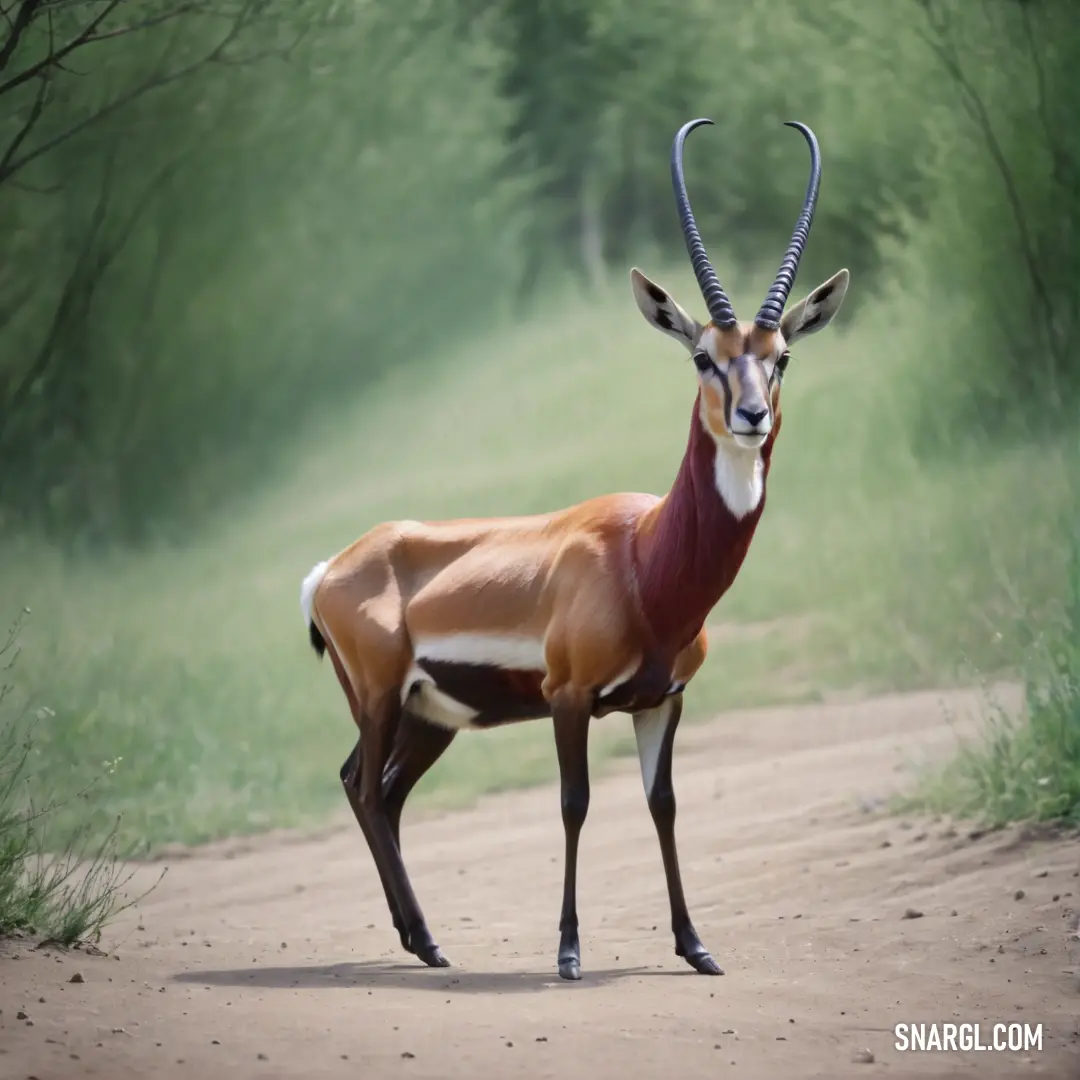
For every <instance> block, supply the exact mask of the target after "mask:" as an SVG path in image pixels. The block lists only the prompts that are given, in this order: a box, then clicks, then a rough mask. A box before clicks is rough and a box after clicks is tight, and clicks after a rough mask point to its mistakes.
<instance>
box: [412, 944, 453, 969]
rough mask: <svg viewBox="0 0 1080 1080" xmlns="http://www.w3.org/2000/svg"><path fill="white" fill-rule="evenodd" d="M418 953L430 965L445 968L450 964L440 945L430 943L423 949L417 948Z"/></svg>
mask: <svg viewBox="0 0 1080 1080" xmlns="http://www.w3.org/2000/svg"><path fill="white" fill-rule="evenodd" d="M416 955H417V956H418V957H419V958H420V959H421V960H423V961H424V963H425V964H427V966H428V967H433V968H445V967H449V966H450V961H449V960H447V959H446V957H445V956H443V954H442V950H441V949H440V948H439V946H438V945H429V946H427V947H426V948H423V949H417V950H416Z"/></svg>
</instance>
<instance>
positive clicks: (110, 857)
mask: <svg viewBox="0 0 1080 1080" xmlns="http://www.w3.org/2000/svg"><path fill="white" fill-rule="evenodd" d="M22 614H25V613H20V615H19V616H18V617H17V618H16V620H15V622H14V623H13V624H12V627H11V630H10V631H9V633H8V634H7V636H6V638H4V639H3V640H2V641H0V937H4V936H6V935H10V934H13V933H18V932H24V933H30V934H35V935H38V936H41V937H43V938H45V939H46V940H48V941H51V942H57V943H59V944H62V945H73V944H75V943H76V942H85V941H89V940H97V939H99V938H100V936H101V931H102V929H103V927H104V925H105V923H106V922H108V921H109V919H111V918H112V917H113V916H115V915H117V914H118V913H119V912H120V911H122V910H124V908H126V907H127V906H129V903H130V901H129V900H128V899H127V898H126V897H125V896H124V895H123V892H122V890H123V887H124V886H125V885H126V884H127V882H128V881H129V880H130V877H131V875H130V873H128V872H125V870H124V869H123V867H122V865H121V864H120V862H119V860H118V858H117V850H116V834H117V830H116V828H115V827H114V828H112V829H107V830H105V831H104V833H103V834H100V835H97V836H95V835H94V834H95V833H98V832H99V830H95V829H88V828H86V827H85V826H82V827H75V828H72V827H71V826H70V825H69V826H68V827H67V828H65V829H64V831H63V835H62V836H61V837H60V838H59V840H58V842H57V837H56V836H55V834H53V833H52V832H51V826H52V825H53V824H54V822H55V821H56V819H57V815H58V813H59V812H60V811H62V810H66V809H68V803H65V802H64V801H54V800H52V799H50V798H49V797H48V794H47V792H43V788H42V784H41V777H40V776H39V775H37V774H35V772H34V771H33V769H32V768H31V761H32V758H33V752H34V735H35V734H36V731H37V726H38V724H40V723H42V722H48V720H49V719H50V715H49V710H48V709H43V710H38V711H37V712H36V714H35V713H32V712H31V711H30V709H29V703H28V702H27V701H26V699H25V697H24V696H23V695H22V694H20V693H19V688H18V686H17V683H16V681H15V679H14V674H13V673H14V671H15V661H16V659H17V657H18V640H19V631H20V629H21V626H22ZM89 794H90V791H89V789H88V788H84V789H83V790H80V791H78V792H76V793H74V794H72V795H71V796H70V799H69V802H70V803H74V804H76V805H79V804H82V805H85V804H86V803H87V800H88V796H89ZM76 813H77V810H76Z"/></svg>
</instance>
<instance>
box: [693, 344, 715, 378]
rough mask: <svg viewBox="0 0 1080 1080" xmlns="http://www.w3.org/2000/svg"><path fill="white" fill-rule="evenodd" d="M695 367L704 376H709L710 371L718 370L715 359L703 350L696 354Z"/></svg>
mask: <svg viewBox="0 0 1080 1080" xmlns="http://www.w3.org/2000/svg"><path fill="white" fill-rule="evenodd" d="M694 366H695V367H696V368H697V369H698V371H700V372H701V374H702V375H707V374H708V373H709V372H710V371H715V370H716V364H715V362H714V361H713V358H712V357H711V356H710V355H709V354H708V353H707V352H704V351H703V350H699V351H698V352H696V353H694Z"/></svg>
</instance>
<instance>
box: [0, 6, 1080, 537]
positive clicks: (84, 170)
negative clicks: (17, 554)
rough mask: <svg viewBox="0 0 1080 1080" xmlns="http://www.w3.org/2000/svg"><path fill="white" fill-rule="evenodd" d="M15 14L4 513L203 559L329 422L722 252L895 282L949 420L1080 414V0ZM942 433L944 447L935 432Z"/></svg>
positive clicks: (42, 10)
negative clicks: (803, 212)
mask: <svg viewBox="0 0 1080 1080" xmlns="http://www.w3.org/2000/svg"><path fill="white" fill-rule="evenodd" d="M6 10H7V20H8V21H7V23H6V25H5V26H3V27H0V237H2V239H3V244H4V252H5V259H4V261H3V263H2V264H0V462H2V469H0V527H3V528H4V529H5V530H9V531H10V530H12V529H15V528H19V529H21V528H23V527H25V526H28V525H30V526H34V527H36V528H37V527H44V528H46V529H48V530H49V531H50V532H51V533H52V534H53V535H55V536H59V537H62V538H64V539H65V540H71V539H75V540H77V541H79V542H85V541H94V542H98V543H100V542H115V541H117V540H120V541H126V542H132V541H143V540H146V539H148V538H151V537H154V536H155V535H160V534H164V535H165V536H166V537H169V536H173V537H175V536H182V535H184V534H185V531H186V530H188V529H189V528H190V527H191V526H194V525H198V524H200V523H201V522H203V521H205V520H206V519H207V518H208V516H210V515H212V514H213V513H214V512H216V511H220V510H221V509H222V508H224V507H227V506H229V505H230V502H231V501H232V500H234V499H235V498H236V497H237V494H238V493H239V492H241V491H243V490H245V489H246V488H248V487H249V486H250V485H251V484H253V483H254V482H255V481H257V480H259V479H261V478H265V477H267V476H271V475H273V472H274V470H273V466H274V463H275V458H276V457H277V456H278V455H281V454H283V453H286V452H287V451H288V449H289V446H290V441H289V436H290V435H292V434H293V433H295V432H298V431H299V430H300V429H301V428H302V426H303V422H304V420H305V418H306V417H309V416H315V415H318V412H317V410H319V409H320V408H321V407H322V406H325V405H326V404H328V403H334V402H337V401H339V400H341V399H343V398H345V397H349V396H352V395H354V394H356V393H362V392H364V389H365V387H367V386H369V385H370V383H371V381H372V380H373V379H377V378H378V377H380V375H381V374H382V373H383V372H385V371H387V370H389V369H391V368H394V367H398V366H401V365H405V364H414V363H418V364H422V365H431V364H436V363H439V362H440V360H441V356H442V355H445V351H446V350H445V346H446V345H447V343H448V341H449V340H450V339H452V338H455V337H458V336H461V335H462V334H466V333H470V334H474V333H476V332H478V331H481V330H483V329H484V328H485V327H487V326H493V325H496V324H498V323H499V321H500V319H504V318H505V317H506V316H507V315H508V314H510V313H512V312H514V311H517V310H520V309H519V308H516V307H515V306H514V305H515V304H516V303H518V302H520V301H521V300H522V299H523V298H525V297H528V296H532V295H534V294H536V292H537V291H538V290H544V289H545V287H546V285H547V284H549V283H550V282H552V281H553V280H557V279H558V278H559V277H560V276H561V275H562V274H564V273H565V272H566V271H567V270H573V271H575V272H577V273H578V274H580V276H581V279H582V280H583V281H584V282H585V283H588V284H592V285H595V284H597V283H598V282H599V279H602V278H603V277H604V275H605V273H606V272H607V271H608V270H609V269H611V268H613V267H614V268H618V270H619V273H620V274H621V273H623V272H624V270H625V266H626V263H627V261H628V260H629V259H630V258H631V257H632V255H633V253H635V252H641V251H649V250H656V249H657V248H659V249H660V252H659V253H660V254H663V255H665V256H667V257H679V256H681V251H682V248H681V245H682V239H681V236H680V235H679V232H678V229H677V227H676V225H675V215H674V210H673V206H672V200H671V194H670V182H669V177H668V154H669V150H670V143H671V138H672V135H673V133H674V131H675V130H676V128H677V127H678V125H679V124H681V123H682V122H683V121H684V120H686V119H688V118H690V117H692V116H696V115H709V116H711V117H712V118H713V119H714V120H715V121H716V127H715V128H713V129H710V130H709V131H708V133H707V134H706V133H702V134H700V135H697V136H695V139H694V141H693V143H692V145H691V147H690V149H689V151H688V155H687V167H688V176H689V183H690V186H691V194H692V197H693V199H694V202H695V207H696V208H697V210H698V213H699V218H700V223H701V226H702V230H703V233H704V235H705V237H706V242H707V244H708V245H709V247H710V250H711V252H713V254H714V255H716V256H718V257H719V256H724V257H727V258H730V259H731V260H732V261H734V262H736V263H738V264H739V265H742V266H745V267H746V269H747V271H748V272H758V271H761V272H765V273H768V272H769V271H771V270H772V269H773V268H774V267H775V265H776V263H777V262H778V260H779V257H780V254H781V253H782V251H783V246H784V244H785V242H786V238H787V236H788V234H789V232H790V228H791V226H792V224H793V221H794V216H795V213H796V212H797V208H798V205H799V198H800V196H801V193H802V190H803V186H804V183H805V173H806V160H805V148H804V147H803V146H802V144H801V141H800V140H799V139H798V138H797V137H796V136H794V135H793V134H792V133H791V132H790V131H787V130H786V129H784V128H783V127H782V126H781V121H782V120H785V119H788V118H791V117H796V118H798V119H801V120H804V121H806V122H808V123H810V124H811V125H812V126H813V127H814V128H815V130H816V131H817V133H818V135H819V138H820V140H821V143H822V146H823V149H824V157H825V181H824V187H823V195H822V201H821V204H820V209H819V213H818V216H817V221H816V225H815V230H814V233H813V238H812V240H811V243H810V247H809V250H808V252H807V257H806V259H805V261H804V270H803V277H804V278H807V279H809V278H812V279H814V280H819V279H820V278H822V277H824V276H825V275H827V274H829V273H831V272H832V271H833V270H835V269H836V268H837V266H839V265H847V266H849V267H850V268H851V269H852V271H853V273H854V275H855V282H856V287H855V289H853V291H852V295H851V298H850V300H849V304H850V305H851V306H852V307H853V308H854V307H857V306H858V305H860V304H867V303H870V302H871V301H872V300H873V298H874V296H875V295H877V294H878V292H879V291H880V290H881V289H883V288H886V287H887V286H888V285H889V283H890V282H891V281H893V280H894V279H895V278H897V276H898V275H904V276H905V277H906V278H907V279H912V278H914V279H917V280H918V281H919V282H920V283H921V285H922V286H923V287H925V288H926V291H927V295H928V296H932V297H933V298H934V300H935V302H936V303H937V304H940V305H947V307H948V311H949V314H950V316H951V317H952V319H953V321H954V322H955V325H956V327H957V334H956V337H955V338H952V339H945V340H942V339H941V338H940V336H938V337H934V338H929V337H928V339H927V340H925V341H922V342H919V343H918V345H917V346H916V347H918V348H921V349H922V350H924V352H925V354H926V378H927V384H926V387H925V388H923V387H918V392H920V393H921V392H923V390H927V391H930V390H932V391H934V392H935V393H936V394H937V395H938V396H935V398H934V406H933V408H931V409H929V410H927V412H926V415H925V417H923V419H922V422H923V423H924V424H925V425H926V426H927V427H928V428H929V429H933V430H935V431H937V432H938V433H940V431H941V430H943V429H944V428H947V427H948V426H949V425H951V424H952V423H954V422H956V421H957V420H961V421H963V422H965V423H966V424H967V425H968V426H969V427H970V426H976V427H980V426H981V427H982V428H984V429H986V430H989V431H990V432H992V433H994V434H998V433H1005V432H1007V431H1009V430H1014V431H1015V430H1018V429H1020V428H1021V427H1022V426H1023V425H1027V424H1029V423H1030V421H1031V420H1032V418H1033V417H1034V418H1036V419H1037V420H1038V421H1039V422H1040V423H1046V424H1060V423H1061V422H1062V420H1071V419H1072V418H1073V415H1074V413H1075V407H1076V404H1077V394H1076V390H1077V387H1078V386H1080V377H1078V376H1077V374H1076V365H1071V364H1069V363H1068V360H1067V356H1066V352H1067V347H1068V343H1069V341H1070V340H1071V335H1072V333H1073V331H1074V330H1075V325H1076V308H1077V303H1078V301H1077V295H1078V293H1077V289H1076V287H1075V283H1076V281H1077V266H1076V260H1077V258H1078V257H1080V256H1078V254H1077V250H1078V248H1077V243H1076V240H1077V215H1078V214H1080V198H1078V195H1080V192H1078V190H1077V185H1078V176H1080V167H1078V165H1080V157H1078V152H1077V142H1078V139H1080V134H1078V132H1077V129H1076V126H1075V124H1072V123H1071V122H1070V118H1071V117H1072V115H1073V112H1074V111H1075V109H1074V105H1075V102H1076V97H1077V90H1076V82H1075V79H1073V78H1072V72H1073V70H1074V69H1075V66H1076V64H1075V62H1076V60H1077V59H1080V57H1078V55H1077V53H1078V48H1080V46H1078V41H1080V35H1077V33H1076V32H1075V31H1074V30H1073V28H1072V21H1073V20H1072V19H1071V18H1070V16H1071V5H1070V3H1069V0H898V2H897V3H895V4H888V5H886V4H867V3H865V2H861V0H821V2H819V3H815V4H812V5H811V4H805V3H797V2H796V0H768V2H765V0H755V2H752V3H751V2H736V0H724V2H718V0H708V2H706V0H681V2H674V0H646V2H644V3H641V2H639V3H636V4H633V5H631V4H629V3H628V0H598V2H597V3H595V4H589V5H585V4H575V3H571V2H570V0H553V2H545V3H543V4H541V3H540V2H539V0H484V2H483V3H481V2H480V0H448V2H446V3H444V4H440V5H435V4H432V3H430V2H428V3H422V4H418V5H410V6H409V8H408V10H405V9H399V7H398V6H396V5H395V6H391V5H389V4H379V3H375V2H374V0H352V2H345V0H16V2H10V3H8V4H7V5H6ZM926 445H928V446H929V445H931V441H930V440H926Z"/></svg>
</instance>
